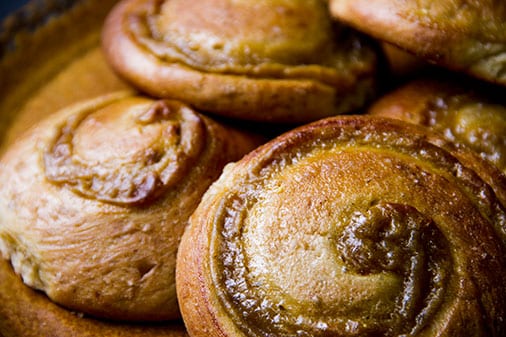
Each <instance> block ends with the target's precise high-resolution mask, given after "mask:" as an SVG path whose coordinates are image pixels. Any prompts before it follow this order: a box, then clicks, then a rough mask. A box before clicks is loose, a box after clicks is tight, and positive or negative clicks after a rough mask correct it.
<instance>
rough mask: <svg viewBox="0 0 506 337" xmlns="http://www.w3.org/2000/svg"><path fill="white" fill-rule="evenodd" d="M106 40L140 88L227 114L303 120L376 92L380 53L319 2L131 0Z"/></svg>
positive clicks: (121, 69)
mask: <svg viewBox="0 0 506 337" xmlns="http://www.w3.org/2000/svg"><path fill="white" fill-rule="evenodd" d="M102 40H103V49H104V51H105V56H106V58H107V60H108V61H109V62H110V64H111V66H112V67H113V69H115V70H116V71H117V72H118V73H119V74H120V75H121V76H122V77H123V78H125V79H126V80H128V81H129V82H130V83H132V84H133V85H134V86H136V87H137V88H139V89H140V90H143V91H145V92H148V93H149V94H151V95H154V96H157V97H170V98H176V99H179V100H182V101H185V102H188V103H189V104H192V105H193V106H195V107H197V108H199V109H202V110H205V111H210V112H213V113H215V114H219V115H222V116H227V117H233V118H238V119H245V120H254V121H268V122H283V123H286V122H289V123H300V122H306V121H312V120H316V119H319V118H321V117H324V116H329V115H335V114H339V113H343V112H349V111H351V110H354V109H357V108H359V107H361V106H363V105H364V103H365V102H366V101H368V99H369V98H371V96H372V95H373V93H374V85H375V83H374V82H375V77H376V68H377V67H376V66H377V55H376V50H375V47H373V45H372V44H371V42H370V41H369V39H365V38H364V37H362V36H361V35H359V34H358V33H356V32H354V31H351V30H350V29H348V28H344V27H343V26H339V25H338V24H337V23H335V22H333V20H332V19H331V17H330V15H329V13H328V8H327V6H326V4H325V3H324V2H323V1H320V0H310V1H286V0H276V1H265V0H262V1H257V0H255V1H230V0H204V1H184V0H164V1H153V0H125V1H122V2H120V3H119V4H118V5H117V6H116V7H115V8H114V9H113V11H112V12H111V13H110V14H109V16H108V19H107V21H106V23H105V25H104V30H103V39H102Z"/></svg>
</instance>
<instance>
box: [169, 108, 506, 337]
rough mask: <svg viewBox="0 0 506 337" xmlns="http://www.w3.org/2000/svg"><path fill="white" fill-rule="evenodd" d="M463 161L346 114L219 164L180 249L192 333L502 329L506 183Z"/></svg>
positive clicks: (476, 332)
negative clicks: (504, 196)
mask: <svg viewBox="0 0 506 337" xmlns="http://www.w3.org/2000/svg"><path fill="white" fill-rule="evenodd" d="M473 159H476V155H474V153H472V152H469V151H465V150H462V149H455V148H454V146H453V144H452V143H449V142H447V141H446V140H444V139H443V138H442V137H440V136H438V135H437V134H433V133H430V132H428V130H427V129H425V128H422V127H419V126H416V125H412V124H408V123H405V122H401V121H396V120H393V119H382V118H377V117H376V118H375V117H370V116H348V117H335V118H329V119H325V120H322V121H319V122H316V123H313V124H310V125H307V126H303V127H301V128H298V129H295V130H293V131H290V132H288V133H286V134H284V135H282V136H280V137H278V138H276V139H274V140H273V141H271V142H269V143H267V144H265V145H264V146H261V147H260V148H259V149H257V150H255V151H253V152H251V153H250V154H249V155H247V156H245V157H244V158H243V159H242V160H240V161H239V162H237V163H235V164H231V165H228V166H227V167H226V168H225V171H224V173H223V174H222V176H221V177H220V179H219V180H218V181H217V182H215V183H214V184H213V185H212V186H211V188H210V189H209V190H208V191H207V192H206V194H205V195H204V197H203V200H202V202H201V204H200V205H199V207H198V208H197V210H196V211H195V213H194V214H193V215H192V217H191V220H190V225H189V226H188V227H187V230H186V231H185V233H184V235H183V238H182V242H181V246H180V250H179V253H178V263H177V275H176V278H177V282H176V284H177V291H178V297H179V302H180V306H181V311H182V315H183V318H184V320H185V324H186V327H187V329H188V332H189V334H190V335H191V336H193V337H200V336H265V335H271V334H272V335H277V336H281V335H283V336H295V335H297V336H301V335H302V336H329V335H332V336H334V335H339V336H357V335H361V336H362V335H364V336H365V335H368V336H369V335H371V336H372V335H374V336H377V335H378V336H400V335H409V336H426V337H427V336H439V337H443V336H502V335H504V333H505V331H506V330H505V328H506V326H505V322H504V317H505V314H506V292H505V290H506V289H505V284H506V283H505V281H506V269H505V266H506V264H505V262H506V260H505V254H504V253H505V252H506V232H505V228H506V227H505V225H506V223H505V215H506V212H505V208H504V204H503V203H501V202H500V201H499V200H498V197H497V196H496V195H495V193H494V190H499V189H503V190H504V187H505V186H506V185H504V184H500V183H496V184H495V185H492V186H491V185H489V184H487V183H486V182H485V181H484V180H482V179H481V178H480V176H484V175H485V176H486V175H501V173H500V172H499V171H498V170H497V169H496V168H495V167H493V166H492V165H486V164H485V165H484V166H483V167H482V168H481V170H483V171H476V170H475V169H476V167H475V166H474V165H473V164H472V161H473ZM485 170H488V173H485V172H484V171H485Z"/></svg>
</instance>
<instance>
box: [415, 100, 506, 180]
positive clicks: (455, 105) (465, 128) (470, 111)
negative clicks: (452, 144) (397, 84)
mask: <svg viewBox="0 0 506 337" xmlns="http://www.w3.org/2000/svg"><path fill="white" fill-rule="evenodd" d="M423 114H424V115H425V116H426V117H425V120H424V123H423V124H425V125H427V126H430V127H431V128H433V129H434V130H437V131H439V132H441V133H442V134H444V135H445V136H446V137H447V138H448V139H450V140H452V141H457V142H461V143H464V144H466V145H468V146H470V147H471V148H472V149H474V150H475V151H477V152H478V153H479V154H480V156H481V157H483V158H485V159H487V160H489V161H491V162H492V163H494V164H496V165H497V167H499V168H500V169H502V170H506V108H505V107H504V106H502V105H499V104H493V103H488V102H485V101H483V102H480V100H477V99H474V98H473V97H472V96H468V95H449V96H445V95H440V96H438V97H436V98H434V99H433V100H431V101H430V102H428V103H427V106H426V110H425V111H424V112H423Z"/></svg>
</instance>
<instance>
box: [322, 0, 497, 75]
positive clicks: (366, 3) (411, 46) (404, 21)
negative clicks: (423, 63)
mask: <svg viewBox="0 0 506 337" xmlns="http://www.w3.org/2000/svg"><path fill="white" fill-rule="evenodd" d="M329 6H330V11H331V13H332V15H333V16H334V17H335V18H336V19H338V20H341V21H343V22H345V23H347V24H350V25H351V26H353V27H355V28H357V29H359V30H361V31H364V32H367V33H368V34H371V35H372V36H374V37H376V38H378V39H380V40H384V41H387V42H389V43H391V44H393V45H396V46H398V47H400V48H402V49H405V50H407V51H409V52H411V53H413V54H415V55H417V56H419V57H421V58H423V59H426V60H428V61H430V62H432V63H435V64H438V65H440V66H443V67H446V68H449V69H452V70H455V71H459V72H462V73H466V74H469V75H472V76H474V77H477V78H480V79H483V80H486V81H489V82H493V83H498V84H501V85H506V3H505V2H504V1H503V0H481V1H470V0H439V1H432V0H417V1H414V0H412V1H406V0H393V1H392V0H373V1H370V0H358V1H357V0H330V1H329Z"/></svg>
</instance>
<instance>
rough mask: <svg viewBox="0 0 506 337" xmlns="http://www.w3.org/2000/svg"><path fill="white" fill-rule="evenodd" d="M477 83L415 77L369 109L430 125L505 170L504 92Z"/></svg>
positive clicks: (371, 112)
mask: <svg viewBox="0 0 506 337" xmlns="http://www.w3.org/2000/svg"><path fill="white" fill-rule="evenodd" d="M477 87H478V85H476V83H475V84H474V85H473V83H469V82H465V81H459V82H457V80H456V79H449V78H446V79H441V78H439V77H431V78H423V79H416V80H413V81H411V82H409V83H407V84H405V85H403V86H401V87H400V88H397V89H396V90H394V91H392V92H391V93H389V94H387V95H385V96H384V97H382V98H381V99H379V100H378V101H376V102H375V103H374V104H373V105H372V106H371V107H370V109H369V113H370V114H372V115H378V116H384V117H390V118H397V119H402V120H405V121H408V122H411V123H415V124H421V125H424V126H427V127H430V128H432V129H434V130H435V131H437V132H439V133H441V134H443V135H444V136H445V137H446V138H447V139H449V140H451V141H454V142H458V143H462V144H465V145H466V146H469V147H470V148H472V149H473V150H475V151H476V152H478V153H479V154H480V156H481V157H482V158H485V159H487V160H490V161H491V162H493V163H494V164H495V165H497V167H499V168H500V169H501V170H503V171H504V172H506V105H505V101H504V96H503V97H500V94H501V92H500V91H496V92H494V90H488V91H487V92H484V90H478V89H476V88H477ZM488 89H490V88H488ZM502 95H504V93H503V94H502Z"/></svg>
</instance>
